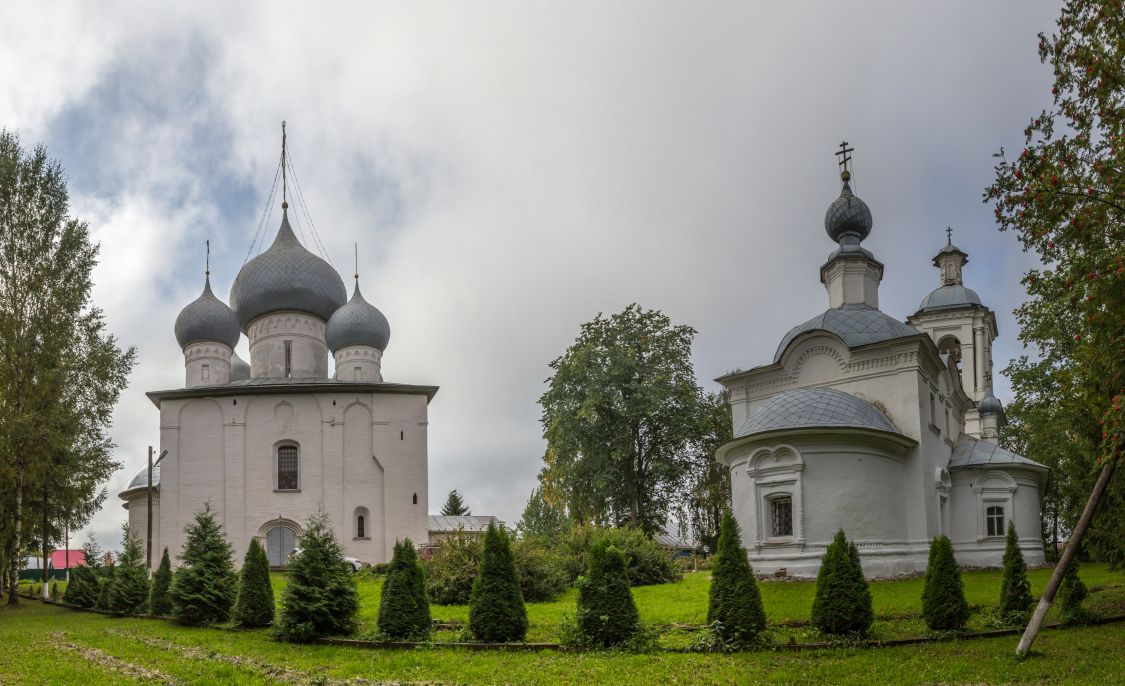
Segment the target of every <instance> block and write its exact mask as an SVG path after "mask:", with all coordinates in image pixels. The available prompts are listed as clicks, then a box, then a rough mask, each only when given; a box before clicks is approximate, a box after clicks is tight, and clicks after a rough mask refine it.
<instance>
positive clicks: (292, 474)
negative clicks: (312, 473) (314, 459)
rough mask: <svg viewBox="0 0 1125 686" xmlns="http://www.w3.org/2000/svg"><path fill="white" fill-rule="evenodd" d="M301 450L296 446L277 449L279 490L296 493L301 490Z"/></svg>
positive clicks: (280, 446)
mask: <svg viewBox="0 0 1125 686" xmlns="http://www.w3.org/2000/svg"><path fill="white" fill-rule="evenodd" d="M299 477H300V450H299V449H298V448H297V446H295V445H279V446H278V447H277V490H279V491H296V490H298V489H299V488H300V480H299Z"/></svg>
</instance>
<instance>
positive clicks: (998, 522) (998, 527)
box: [984, 505, 1004, 536]
mask: <svg viewBox="0 0 1125 686" xmlns="http://www.w3.org/2000/svg"><path fill="white" fill-rule="evenodd" d="M984 521H985V526H986V527H987V530H988V535H989V536H1003V535H1004V508H1002V507H1000V506H999V505H993V506H992V507H989V508H988V509H986V510H985V511H984Z"/></svg>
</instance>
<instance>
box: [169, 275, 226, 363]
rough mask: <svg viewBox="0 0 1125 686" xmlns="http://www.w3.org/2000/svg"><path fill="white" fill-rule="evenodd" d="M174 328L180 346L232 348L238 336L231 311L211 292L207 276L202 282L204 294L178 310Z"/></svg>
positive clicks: (209, 278)
mask: <svg viewBox="0 0 1125 686" xmlns="http://www.w3.org/2000/svg"><path fill="white" fill-rule="evenodd" d="M174 330H175V332H176V341H177V342H179V344H180V347H181V348H186V347H188V346H189V345H191V344H192V343H203V342H208V343H210V342H217V343H222V344H224V345H226V346H227V347H230V348H233V347H234V346H235V345H237V344H238V338H239V336H240V335H241V334H240V333H239V329H238V319H236V318H235V316H234V313H233V312H231V310H230V308H229V307H227V306H226V305H224V304H223V302H222V301H221V300H219V299H218V298H216V297H215V294H214V293H212V292H211V277H210V276H207V277H206V279H205V280H204V282H203V293H202V294H201V295H200V296H199V297H198V298H196V299H195V300H193V301H192V302H190V303H188V306H187V307H185V308H184V309H183V310H181V311H180V314H179V316H178V317H176V326H175V329H174Z"/></svg>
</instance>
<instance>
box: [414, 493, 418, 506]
mask: <svg viewBox="0 0 1125 686" xmlns="http://www.w3.org/2000/svg"><path fill="white" fill-rule="evenodd" d="M414 504H415V505H417V504H418V494H417V493H415V494H414Z"/></svg>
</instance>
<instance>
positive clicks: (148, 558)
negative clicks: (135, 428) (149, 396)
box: [145, 445, 152, 570]
mask: <svg viewBox="0 0 1125 686" xmlns="http://www.w3.org/2000/svg"><path fill="white" fill-rule="evenodd" d="M146 500H148V517H146V518H145V524H146V526H147V528H148V536H147V538H146V539H145V563H146V564H147V565H148V568H149V569H150V570H151V569H152V446H151V445H150V446H149V447H148V497H147V498H146Z"/></svg>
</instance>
